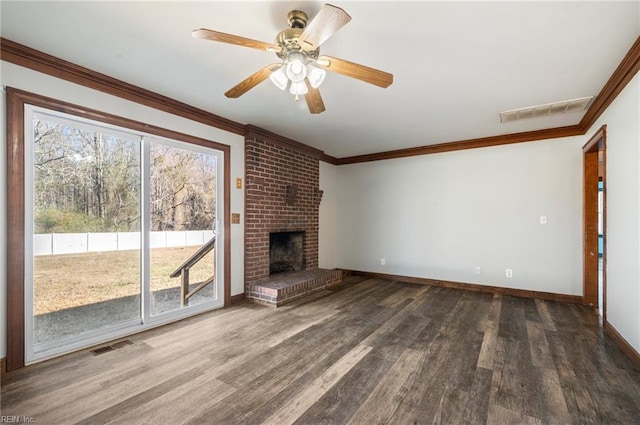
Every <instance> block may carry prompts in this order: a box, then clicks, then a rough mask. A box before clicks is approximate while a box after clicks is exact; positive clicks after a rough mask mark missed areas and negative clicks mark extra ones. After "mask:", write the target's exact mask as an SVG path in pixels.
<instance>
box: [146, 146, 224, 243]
mask: <svg viewBox="0 0 640 425" xmlns="http://www.w3.org/2000/svg"><path fill="white" fill-rule="evenodd" d="M215 161H216V160H215V157H214V156H213V155H205V154H201V153H196V152H192V151H187V150H183V149H176V148H173V147H170V146H166V145H160V144H152V145H151V179H150V182H151V193H150V195H151V230H153V231H158V230H211V229H212V228H213V224H214V221H215V216H216V196H215V187H216V182H215V176H216V162H215Z"/></svg>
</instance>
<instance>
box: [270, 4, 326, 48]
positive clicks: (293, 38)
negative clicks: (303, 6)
mask: <svg viewBox="0 0 640 425" xmlns="http://www.w3.org/2000/svg"><path fill="white" fill-rule="evenodd" d="M287 20H288V22H289V28H287V29H285V30H283V31H280V33H278V35H277V36H276V40H275V42H276V44H278V46H280V47H281V48H282V50H280V52H278V53H277V55H278V57H279V58H280V59H282V60H283V61H286V60H287V58H288V57H289V53H291V52H302V53H304V55H305V56H306V57H307V59H308V60H310V61H315V60H316V59H318V55H319V54H320V49H319V48H317V49H313V50H309V49H305V48H304V47H303V46H301V45H300V43H299V42H298V40H299V39H300V35H301V34H302V33H303V32H304V28H305V27H306V26H307V22H308V21H309V18H308V17H307V14H306V13H304V12H303V11H301V10H292V11H291V12H289V14H288V15H287Z"/></svg>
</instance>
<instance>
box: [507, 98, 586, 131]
mask: <svg viewBox="0 0 640 425" xmlns="http://www.w3.org/2000/svg"><path fill="white" fill-rule="evenodd" d="M592 100H593V96H588V97H580V98H578V99H571V100H563V101H561V102H554V103H546V104H544V105H537V106H528V107H526V108H520V109H511V110H510V111H504V112H500V122H501V123H503V124H504V123H507V122H512V121H519V120H523V119H526V118H535V117H546V116H549V115H556V114H564V113H567V112H581V111H584V110H586V109H587V108H588V107H589V105H591V101H592Z"/></svg>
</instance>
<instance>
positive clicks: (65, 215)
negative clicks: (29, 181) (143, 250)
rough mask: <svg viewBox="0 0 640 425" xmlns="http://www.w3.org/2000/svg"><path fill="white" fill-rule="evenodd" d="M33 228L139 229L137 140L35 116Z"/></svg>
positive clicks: (39, 230) (62, 230)
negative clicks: (36, 118)
mask: <svg viewBox="0 0 640 425" xmlns="http://www.w3.org/2000/svg"><path fill="white" fill-rule="evenodd" d="M34 185H35V190H34V232H35V233H53V232H55V233H68V232H118V231H120V232H124V231H139V230H140V211H139V204H140V201H139V199H140V141H139V140H126V139H122V138H120V137H116V136H113V135H108V134H102V133H98V132H94V131H87V130H83V129H79V128H71V127H68V126H65V125H62V124H57V123H52V122H48V121H44V120H34Z"/></svg>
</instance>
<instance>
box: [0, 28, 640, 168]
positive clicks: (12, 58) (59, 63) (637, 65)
mask: <svg viewBox="0 0 640 425" xmlns="http://www.w3.org/2000/svg"><path fill="white" fill-rule="evenodd" d="M0 58H1V59H2V60H4V61H7V62H11V63H14V64H16V65H20V66H23V67H25V68H29V69H33V70H35V71H38V72H42V73H45V74H48V75H51V76H54V77H58V78H61V79H64V80H67V81H71V82H73V83H76V84H80V85H83V86H86V87H89V88H93V89H95V90H99V91H102V92H105V93H109V94H112V95H115V96H118V97H121V98H124V99H127V100H130V101H132V102H136V103H140V104H143V105H145V106H149V107H152V108H155V109H158V110H161V111H165V112H169V113H171V114H174V115H178V116H182V117H184V118H188V119H191V120H193V121H197V122H201V123H204V124H207V125H211V126H214V127H217V128H220V129H222V130H225V131H229V132H231V133H234V134H238V135H244V136H245V137H246V136H247V135H248V132H249V133H250V134H253V135H254V136H258V137H267V138H269V139H271V140H273V141H276V142H280V143H282V144H284V145H287V146H290V147H292V148H295V149H298V150H302V151H305V152H307V153H309V154H311V155H313V156H315V157H317V158H318V159H320V160H321V161H324V162H327V163H329V164H333V165H345V164H354V163H360V162H370V161H380V160H385V159H393V158H405V157H410V156H418V155H430V154H434V153H443V152H453V151H459V150H466V149H477V148H484V147H491V146H501V145H507V144H513V143H523V142H533V141H538V140H546V139H554V138H560V137H569V136H582V135H584V134H585V133H586V132H587V131H589V129H590V128H591V127H592V126H593V124H594V123H595V122H596V121H597V119H598V118H599V117H600V116H601V115H602V113H603V112H604V111H605V110H606V109H607V107H609V105H611V103H612V102H613V101H614V99H615V98H616V97H617V96H618V95H619V94H620V92H622V90H623V89H624V88H625V87H626V85H627V84H628V83H629V82H630V81H631V80H632V79H633V77H634V76H635V75H636V74H637V73H638V71H639V70H640V37H638V39H636V41H635V43H634V44H633V46H631V49H630V50H629V52H628V53H627V54H626V56H625V57H624V59H623V60H622V62H621V63H620V65H619V66H618V67H617V69H616V71H615V72H614V73H613V75H612V76H611V78H610V79H609V80H608V81H607V83H606V84H605V86H604V87H603V89H602V90H601V91H600V93H599V94H598V95H597V96H596V98H595V100H594V101H593V103H592V104H591V107H590V108H589V109H588V110H587V112H586V113H585V115H584V116H583V118H582V120H581V121H580V123H579V124H577V125H572V126H566V127H556V128H550V129H543V130H534V131H528V132H522V133H514V134H503V135H498V136H490V137H484V138H478V139H469V140H460V141H455V142H447V143H439V144H435V145H425V146H418V147H413V148H407V149H398V150H392V151H385V152H378V153H374V154H367V155H357V156H350V157H345V158H335V157H333V156H330V155H327V154H325V153H324V152H322V151H321V150H319V149H316V148H313V147H311V146H308V145H305V144H304V143H301V142H298V141H296V140H293V139H289V138H287V137H284V136H281V135H279V134H276V133H273V132H271V131H268V130H265V129H262V128H260V127H256V126H253V125H246V126H245V125H243V124H240V123H238V122H235V121H232V120H230V119H227V118H224V117H221V116H219V115H216V114H213V113H210V112H207V111H204V110H202V109H198V108H195V107H193V106H190V105H188V104H186V103H182V102H179V101H176V100H174V99H171V98H168V97H166V96H162V95H160V94H158V93H155V92H152V91H149V90H146V89H143V88H140V87H138V86H134V85H132V84H129V83H125V82H124V81H121V80H117V79H115V78H112V77H109V76H107V75H104V74H101V73H98V72H95V71H92V70H90V69H87V68H84V67H81V66H79V65H76V64H73V63H71V62H67V61H65V60H62V59H60V58H57V57H55V56H52V55H49V54H46V53H43V52H40V51H38V50H35V49H32V48H30V47H27V46H23V45H21V44H18V43H16V42H13V41H11V40H7V39H5V38H0Z"/></svg>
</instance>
